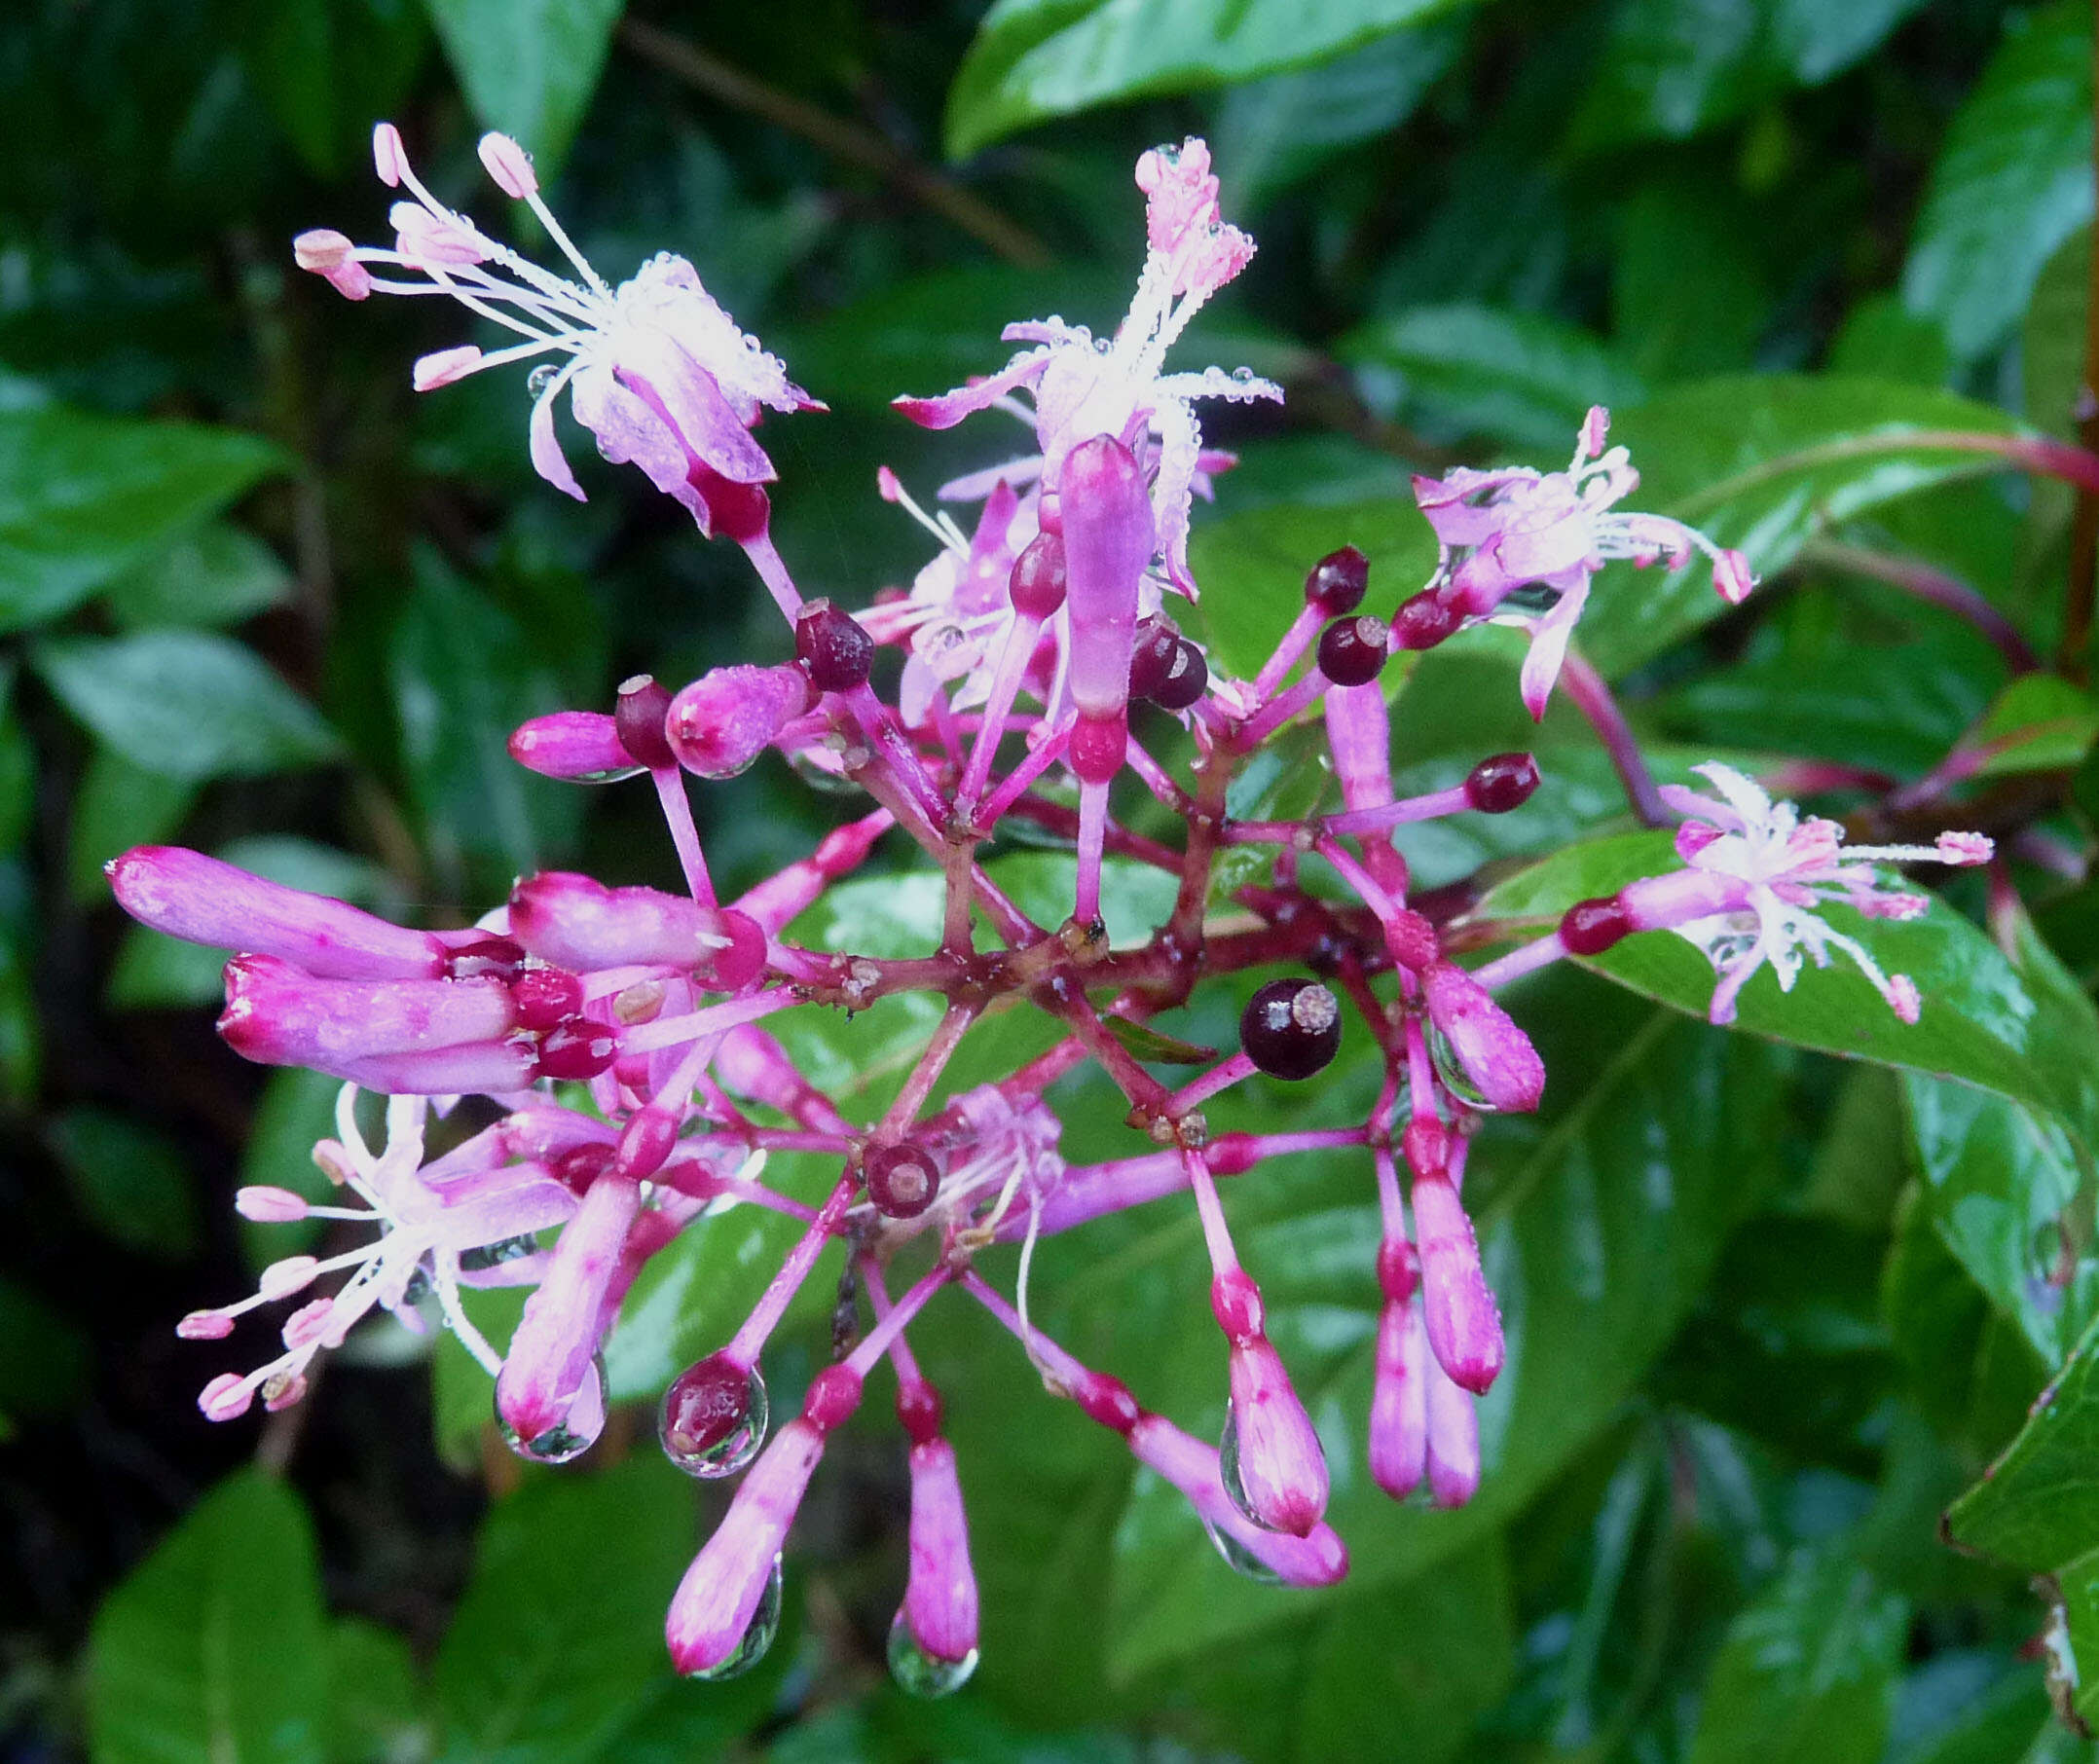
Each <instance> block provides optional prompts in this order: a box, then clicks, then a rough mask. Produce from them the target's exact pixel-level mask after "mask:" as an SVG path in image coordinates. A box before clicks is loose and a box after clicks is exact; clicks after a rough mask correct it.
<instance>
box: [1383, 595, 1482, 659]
mask: <svg viewBox="0 0 2099 1764" xmlns="http://www.w3.org/2000/svg"><path fill="white" fill-rule="evenodd" d="M1464 622H1465V615H1464V614H1463V613H1462V612H1460V611H1458V609H1457V608H1456V607H1455V606H1450V605H1448V604H1446V603H1445V602H1444V601H1442V600H1441V599H1439V598H1438V597H1437V594H1436V591H1435V590H1434V589H1433V588H1424V589H1422V590H1421V592H1420V593H1419V594H1418V595H1416V596H1415V597H1414V598H1413V599H1412V600H1410V601H1408V602H1406V603H1405V604H1404V605H1403V606H1401V607H1400V609H1399V610H1398V611H1397V612H1395V613H1394V614H1393V615H1392V646H1393V648H1395V649H1433V648H1434V647H1435V646H1436V645H1437V644H1438V643H1441V642H1443V640H1444V639H1445V638H1447V637H1449V636H1450V635H1451V633H1452V632H1454V631H1455V630H1456V629H1457V627H1458V626H1460V625H1461V624H1463V623H1464Z"/></svg>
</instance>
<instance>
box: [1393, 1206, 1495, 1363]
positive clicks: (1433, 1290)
mask: <svg viewBox="0 0 2099 1764" xmlns="http://www.w3.org/2000/svg"><path fill="white" fill-rule="evenodd" d="M1414 1224H1415V1235H1416V1236H1417V1237H1418V1239H1419V1253H1420V1257H1421V1304H1422V1311H1423V1315H1424V1317H1425V1319H1426V1321H1427V1325H1428V1344H1429V1346H1430V1347H1431V1348H1432V1349H1433V1350H1434V1352H1435V1355H1436V1362H1437V1364H1438V1365H1440V1366H1441V1367H1442V1368H1443V1370H1444V1371H1445V1372H1447V1373H1448V1374H1449V1375H1450V1376H1451V1378H1453V1379H1454V1380H1455V1382H1456V1383H1458V1384H1461V1385H1463V1386H1464V1388H1465V1389H1467V1390H1471V1391H1484V1390H1486V1389H1487V1388H1488V1386H1489V1385H1491V1383H1493V1381H1494V1379H1495V1378H1497V1377H1498V1376H1499V1375H1500V1372H1501V1362H1502V1357H1503V1354H1504V1352H1505V1347H1504V1344H1503V1341H1502V1337H1501V1312H1500V1310H1499V1309H1498V1308H1497V1307H1496V1306H1495V1305H1494V1295H1493V1293H1492V1292H1491V1290H1490V1289H1489V1287H1488V1284H1487V1275H1486V1273H1485V1271H1484V1270H1483V1269H1482V1268H1481V1267H1480V1244H1479V1239H1478V1238H1477V1237H1476V1236H1475V1235H1474V1234H1473V1230H1472V1221H1471V1220H1470V1219H1468V1218H1467V1217H1466V1216H1465V1209H1464V1206H1463V1204H1462V1203H1461V1202H1460V1201H1459V1200H1458V1198H1457V1190H1456V1189H1455V1187H1454V1186H1453V1184H1452V1183H1451V1180H1450V1178H1449V1177H1447V1176H1445V1175H1444V1174H1443V1173H1442V1172H1441V1171H1440V1170H1438V1171H1434V1172H1428V1173H1417V1174H1416V1176H1415V1179H1414Z"/></svg>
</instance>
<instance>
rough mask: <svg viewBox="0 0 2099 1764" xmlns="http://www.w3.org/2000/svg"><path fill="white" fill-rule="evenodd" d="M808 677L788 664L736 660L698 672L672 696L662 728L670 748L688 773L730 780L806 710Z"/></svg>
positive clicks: (752, 761) (807, 706)
mask: <svg viewBox="0 0 2099 1764" xmlns="http://www.w3.org/2000/svg"><path fill="white" fill-rule="evenodd" d="M809 687H810V680H809V677H808V676H807V675H806V674H804V673H803V672H802V671H801V670H800V669H799V668H793V667H782V668H754V667H749V666H745V665H742V664H739V665H737V666H735V667H729V668H716V669H714V670H712V671H711V672H709V673H706V674H703V675H701V676H700V678H699V679H698V680H694V681H693V682H692V683H691V684H690V685H689V686H686V687H685V688H684V689H683V690H682V691H681V692H680V693H679V694H678V696H677V697H676V698H674V699H672V700H671V714H670V717H669V720H668V721H667V722H666V724H665V732H666V733H667V734H668V735H669V736H670V741H671V749H672V752H674V753H676V754H677V755H678V762H679V764H681V765H682V766H683V767H684V768H685V770H686V771H688V772H695V773H697V774H698V775H699V776H700V777H702V778H733V777H735V776H736V775H737V774H738V773H739V772H742V771H745V770H748V769H749V767H750V766H751V765H752V764H753V763H754V762H755V760H756V758H757V756H758V755H759V754H760V753H764V751H765V750H766V748H767V747H768V746H769V745H770V744H771V742H772V741H773V739H774V738H775V737H776V736H777V735H778V734H779V733H780V731H781V730H782V729H783V728H785V727H786V726H787V724H788V723H789V722H790V721H791V720H792V718H794V717H799V716H800V715H801V714H802V713H803V712H804V711H806V710H807V709H808V708H809Z"/></svg>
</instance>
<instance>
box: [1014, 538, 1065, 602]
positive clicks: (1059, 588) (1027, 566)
mask: <svg viewBox="0 0 2099 1764" xmlns="http://www.w3.org/2000/svg"><path fill="white" fill-rule="evenodd" d="M1007 592H1008V593H1009V594H1011V595H1012V596H1013V610H1014V611H1015V612H1017V613H1019V614H1020V616H1021V617H1022V618H1034V619H1046V618H1054V617H1055V616H1056V610H1057V608H1058V607H1059V606H1063V604H1064V541H1063V539H1061V538H1060V537H1059V536H1058V535H1057V534H1055V533H1037V534H1036V535H1035V537H1034V538H1033V539H1031V540H1029V542H1028V547H1027V549H1026V550H1025V551H1023V552H1022V553H1021V554H1020V556H1019V557H1018V558H1017V559H1016V560H1015V561H1014V563H1013V574H1012V575H1011V576H1009V577H1008V578H1007Z"/></svg>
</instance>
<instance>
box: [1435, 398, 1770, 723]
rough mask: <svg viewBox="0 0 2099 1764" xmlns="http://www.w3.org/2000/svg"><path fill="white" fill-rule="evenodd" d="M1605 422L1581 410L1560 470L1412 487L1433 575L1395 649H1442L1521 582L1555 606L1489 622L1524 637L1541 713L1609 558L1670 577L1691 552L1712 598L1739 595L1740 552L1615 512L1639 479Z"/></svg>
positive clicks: (1744, 563) (1731, 599)
mask: <svg viewBox="0 0 2099 1764" xmlns="http://www.w3.org/2000/svg"><path fill="white" fill-rule="evenodd" d="M1609 423H1610V413H1609V412H1607V411H1606V410H1604V409H1603V407H1602V405H1598V406H1597V407H1596V408H1594V409H1593V410H1591V411H1590V413H1589V416H1588V420H1587V421H1586V422H1584V423H1583V424H1582V427H1581V435H1580V437H1579V439H1578V440H1577V441H1576V443H1575V446H1574V458H1573V459H1572V460H1571V461H1570V462H1569V463H1568V465H1567V468H1566V470H1565V471H1554V472H1539V471H1533V470H1531V469H1529V468H1528V467H1527V466H1515V465H1512V466H1504V467H1501V468H1499V469H1497V470H1494V471H1474V470H1472V469H1471V468H1469V467H1466V466H1458V467H1456V468H1455V469H1454V470H1452V471H1451V472H1450V473H1449V474H1447V475H1446V476H1444V477H1442V478H1424V477H1417V478H1416V479H1415V480H1414V497H1415V500H1416V501H1417V502H1418V503H1419V504H1420V508H1421V513H1422V514H1423V515H1425V516H1426V517H1427V518H1428V524H1429V525H1430V526H1431V527H1432V528H1434V529H1435V533H1436V540H1437V543H1438V546H1439V547H1440V550H1441V556H1440V559H1439V561H1438V564H1437V568H1436V575H1435V578H1434V579H1433V580H1432V581H1431V582H1430V584H1429V585H1428V587H1426V588H1424V589H1423V590H1422V591H1421V592H1420V594H1418V595H1417V596H1416V597H1415V598H1414V600H1413V601H1411V602H1409V603H1408V606H1407V607H1405V608H1402V610H1401V614H1400V618H1399V620H1398V621H1397V625H1396V635H1397V636H1398V639H1399V641H1400V643H1401V644H1402V645H1403V646H1407V647H1414V648H1426V647H1429V646H1430V645H1431V644H1433V643H1440V642H1441V641H1442V640H1443V639H1444V638H1445V637H1448V636H1449V635H1450V634H1451V632H1453V631H1455V629H1456V628H1457V627H1458V625H1459V624H1461V623H1463V622H1464V621H1465V620H1467V619H1477V618H1486V617H1489V616H1491V615H1494V614H1495V613H1496V611H1497V608H1499V607H1501V606H1502V605H1503V603H1504V602H1505V601H1506V600H1507V599H1508V597H1509V596H1510V595H1511V594H1513V593H1515V592H1516V591H1517V590H1518V589H1520V588H1523V587H1526V586H1528V584H1531V583H1537V584H1540V585H1542V586H1543V587H1545V588H1548V589H1551V590H1552V591H1553V592H1554V593H1555V594H1556V595H1557V597H1558V598H1557V599H1556V600H1555V601H1554V603H1553V605H1552V606H1550V607H1549V608H1548V609H1547V610H1545V611H1544V612H1541V613H1533V612H1517V613H1507V612H1503V613H1500V614H1499V616H1501V617H1503V618H1505V619H1507V620H1508V621H1509V622H1511V623H1514V624H1519V625H1522V626H1524V627H1525V628H1526V629H1528V631H1529V633H1530V652H1529V654H1528V656H1527V657H1526V658H1525V660H1524V667H1523V676H1522V681H1521V684H1522V690H1523V697H1524V703H1525V705H1526V706H1527V707H1528V709H1529V712H1530V715H1531V716H1532V717H1542V716H1544V715H1545V701H1546V700H1547V699H1548V698H1550V697H1551V696H1552V689H1553V682H1554V681H1555V680H1558V679H1559V678H1560V667H1561V664H1562V663H1563V662H1564V661H1565V658H1566V648H1567V640H1568V639H1569V638H1570V637H1572V636H1573V634H1574V625H1575V621H1576V620H1578V619H1579V618H1580V617H1581V614H1582V608H1583V607H1584V606H1586V605H1587V604H1588V600H1589V584H1590V581H1591V579H1592V578H1593V577H1594V576H1595V574H1596V572H1597V571H1598V570H1601V569H1602V567H1603V566H1604V565H1605V564H1606V563H1608V562H1609V561H1610V560H1611V559H1613V558H1630V559H1631V560H1632V561H1633V562H1634V563H1636V564H1639V565H1647V564H1653V563H1657V562H1660V561H1663V560H1667V562H1668V563H1669V565H1670V567H1671V568H1672V569H1680V568H1681V567H1682V566H1683V565H1684V564H1686V563H1688V562H1689V561H1690V556H1691V553H1692V552H1693V551H1694V550H1696V551H1701V552H1703V553H1705V555H1706V556H1707V557H1708V558H1710V559H1712V586H1713V590H1714V592H1716V593H1717V594H1718V595H1719V597H1720V598H1721V599H1722V600H1724V601H1726V602H1728V603H1729V604H1730V605H1736V604H1739V603H1740V602H1741V601H1743V600H1744V599H1745V598H1747V596H1748V595H1749V590H1750V588H1752V587H1753V586H1754V585H1755V581H1754V578H1753V577H1752V576H1751V575H1750V574H1749V560H1748V559H1747V558H1745V557H1744V556H1743V555H1742V553H1741V552H1739V551H1724V550H1722V549H1721V548H1720V547H1719V546H1717V545H1715V544H1713V542H1712V540H1711V539H1709V538H1707V537H1706V535H1705V534H1704V533H1700V532H1699V531H1698V530H1697V529H1696V528H1693V527H1686V526H1685V525H1684V524H1683V523H1682V522H1681V521H1673V520H1671V519H1670V518H1669V517H1668V516H1666V515H1650V514H1618V513H1615V512H1613V510H1614V508H1615V505H1616V504H1617V503H1619V502H1622V501H1623V500H1624V499H1625V498H1626V497H1627V496H1631V495H1632V494H1633V492H1634V491H1635V490H1636V489H1638V488H1639V472H1637V471H1636V470H1634V469H1633V462H1632V459H1631V458H1630V456H1629V455H1628V454H1627V453H1626V450H1625V449H1624V448H1622V447H1614V448H1611V449H1610V450H1609V451H1608V452H1605V451H1604V448H1603V437H1604V433H1605V431H1606V429H1607V428H1608V426H1609Z"/></svg>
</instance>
